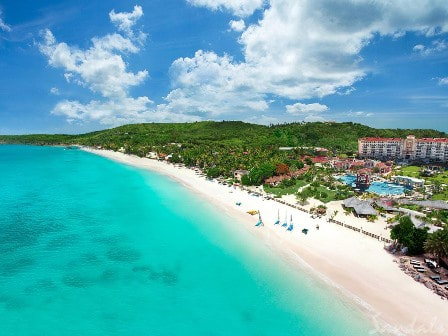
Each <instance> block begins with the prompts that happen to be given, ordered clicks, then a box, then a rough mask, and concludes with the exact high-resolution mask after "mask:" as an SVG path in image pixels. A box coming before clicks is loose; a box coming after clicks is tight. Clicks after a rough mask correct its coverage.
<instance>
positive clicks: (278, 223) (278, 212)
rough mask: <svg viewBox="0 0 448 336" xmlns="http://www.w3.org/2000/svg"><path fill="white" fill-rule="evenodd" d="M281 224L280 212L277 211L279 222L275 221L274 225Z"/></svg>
mask: <svg viewBox="0 0 448 336" xmlns="http://www.w3.org/2000/svg"><path fill="white" fill-rule="evenodd" d="M278 224H280V210H277V220H276V221H275V223H274V225H278Z"/></svg>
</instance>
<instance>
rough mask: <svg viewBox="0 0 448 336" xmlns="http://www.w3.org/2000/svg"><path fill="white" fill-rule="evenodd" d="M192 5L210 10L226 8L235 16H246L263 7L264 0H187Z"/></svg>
mask: <svg viewBox="0 0 448 336" xmlns="http://www.w3.org/2000/svg"><path fill="white" fill-rule="evenodd" d="M187 2H188V3H190V4H192V5H193V6H198V7H207V8H209V9H211V10H214V11H216V10H227V11H229V12H231V13H233V14H234V15H236V16H241V17H244V16H248V15H251V14H252V13H253V12H254V11H255V10H257V9H259V8H261V7H263V5H264V2H265V0H187Z"/></svg>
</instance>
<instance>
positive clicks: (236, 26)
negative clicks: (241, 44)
mask: <svg viewBox="0 0 448 336" xmlns="http://www.w3.org/2000/svg"><path fill="white" fill-rule="evenodd" d="M229 26H230V29H231V30H233V31H236V32H242V31H243V30H244V28H246V24H245V23H244V20H243V19H241V20H237V21H236V20H230V22H229Z"/></svg>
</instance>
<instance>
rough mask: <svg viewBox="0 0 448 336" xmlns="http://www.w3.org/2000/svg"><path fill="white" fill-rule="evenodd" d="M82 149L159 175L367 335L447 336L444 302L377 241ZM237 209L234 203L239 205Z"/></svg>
mask: <svg viewBox="0 0 448 336" xmlns="http://www.w3.org/2000/svg"><path fill="white" fill-rule="evenodd" d="M82 150H84V151H87V152H89V153H93V154H96V155H100V156H103V157H105V158H108V159H111V160H114V161H117V162H120V163H123V164H126V165H130V166H133V167H137V168H142V169H147V170H151V171H153V172H157V173H159V174H162V175H165V176H167V177H169V178H171V179H173V180H175V181H177V182H179V183H181V184H182V185H183V186H184V187H186V188H188V189H189V190H190V191H193V192H194V193H195V194H197V195H199V196H200V197H202V198H203V199H205V200H206V201H208V202H210V203H212V204H213V205H215V206H217V207H219V208H220V209H222V210H223V211H225V212H226V213H227V214H228V215H229V216H231V217H233V218H235V219H237V220H238V221H239V222H241V223H246V225H245V226H246V229H247V230H249V231H250V232H251V233H252V234H254V235H255V236H256V237H257V238H259V239H260V241H261V242H262V243H264V244H267V245H269V247H270V248H271V249H273V250H275V252H276V253H277V255H279V256H281V257H285V258H286V259H288V260H287V261H288V262H289V263H290V264H291V265H292V267H294V266H298V265H297V263H301V264H302V265H304V266H305V268H306V269H307V270H308V271H309V272H310V273H313V274H312V275H316V276H318V277H319V278H320V279H322V280H323V281H324V282H325V283H327V284H328V285H330V286H332V287H334V288H335V289H336V290H337V291H338V292H339V293H341V294H342V295H343V296H344V298H348V299H349V300H350V301H353V302H354V303H355V304H356V305H357V306H358V307H361V310H362V311H364V312H365V313H366V315H367V317H368V318H369V319H370V321H371V322H372V325H373V326H374V328H375V329H374V333H373V334H375V333H376V334H403V335H444V334H445V333H447V332H448V325H447V322H445V320H446V316H447V315H448V302H444V300H441V299H440V297H438V296H437V295H436V294H434V293H433V292H432V291H430V290H429V289H427V288H426V287H424V286H421V284H419V283H417V282H415V281H414V280H413V279H412V278H410V277H409V276H407V275H406V274H405V273H403V272H402V271H401V270H400V268H399V264H398V263H397V262H396V260H395V258H394V257H392V256H391V255H389V254H388V253H387V252H386V251H384V249H383V243H382V242H380V241H377V240H374V239H372V238H370V237H368V236H363V235H362V234H360V233H356V232H354V231H351V230H347V229H346V228H343V227H339V226H338V225H336V224H333V223H328V222H326V221H324V220H323V219H312V218H311V217H310V215H309V214H307V213H304V212H301V211H299V210H297V209H293V208H292V207H290V206H288V205H284V204H280V203H278V202H276V201H273V200H264V199H262V198H258V197H254V196H251V195H249V194H248V193H247V192H245V191H242V190H240V189H235V188H230V187H228V186H224V185H220V184H218V183H216V182H213V181H208V180H206V179H205V178H202V177H199V176H197V175H196V174H195V172H194V171H193V170H192V169H189V168H185V167H175V166H174V165H172V164H168V163H165V162H159V161H156V160H151V159H147V158H139V157H136V156H131V155H127V154H123V153H119V152H113V151H108V150H97V149H91V148H82ZM236 202H241V203H242V204H241V206H237V205H236V204H235V203H236ZM250 209H255V210H260V211H261V215H262V218H263V221H264V222H265V226H264V227H260V228H257V227H255V226H254V225H255V223H256V221H257V218H256V217H257V216H255V217H252V216H250V215H248V214H247V213H246V211H247V210H250ZM278 211H279V212H280V220H281V222H282V220H283V218H284V217H285V213H286V212H287V214H288V215H287V216H288V219H289V216H290V215H293V219H294V223H295V230H294V231H293V232H287V231H286V230H285V229H284V228H281V227H280V225H277V226H274V225H273V223H274V222H275V220H276V219H277V212H278ZM316 224H319V226H320V229H319V230H316ZM304 227H306V228H308V229H309V233H308V235H304V234H303V233H302V232H301V230H302V229H303V228H304ZM394 261H395V262H394Z"/></svg>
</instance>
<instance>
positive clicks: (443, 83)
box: [439, 77, 448, 85]
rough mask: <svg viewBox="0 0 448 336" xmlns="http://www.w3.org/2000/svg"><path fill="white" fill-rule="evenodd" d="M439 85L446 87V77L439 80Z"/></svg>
mask: <svg viewBox="0 0 448 336" xmlns="http://www.w3.org/2000/svg"><path fill="white" fill-rule="evenodd" d="M439 85H448V77H444V78H439Z"/></svg>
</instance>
